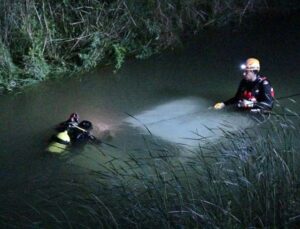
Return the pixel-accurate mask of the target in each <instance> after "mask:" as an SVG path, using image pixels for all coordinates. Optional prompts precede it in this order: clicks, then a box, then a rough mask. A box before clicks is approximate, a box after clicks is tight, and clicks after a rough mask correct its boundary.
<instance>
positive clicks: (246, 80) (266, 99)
mask: <svg viewBox="0 0 300 229" xmlns="http://www.w3.org/2000/svg"><path fill="white" fill-rule="evenodd" d="M241 68H242V70H243V79H242V80H241V82H240V85H239V87H238V90H237V92H236V94H235V96H234V97H233V98H231V99H229V100H226V101H224V102H219V103H216V104H215V105H214V109H216V110H219V109H223V108H224V107H225V106H228V105H235V106H237V107H238V108H240V109H243V110H250V111H263V112H267V111H271V110H272V108H273V103H274V90H273V88H272V86H271V84H270V82H269V80H268V79H267V78H266V77H263V76H260V75H259V74H258V72H259V71H260V63H259V61H258V60H257V59H255V58H249V59H247V61H246V63H245V64H243V65H242V66H241Z"/></svg>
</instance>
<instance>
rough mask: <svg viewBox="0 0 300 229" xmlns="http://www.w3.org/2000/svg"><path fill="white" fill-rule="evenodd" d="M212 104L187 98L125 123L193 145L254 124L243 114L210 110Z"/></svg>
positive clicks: (170, 140)
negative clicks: (226, 131) (225, 131)
mask: <svg viewBox="0 0 300 229" xmlns="http://www.w3.org/2000/svg"><path fill="white" fill-rule="evenodd" d="M211 104H212V103H211V102H209V101H207V100H204V99H200V98H196V97H188V98H183V99H179V100H175V101H171V102H168V103H166V104H162V105H158V106H156V107H154V108H152V109H150V110H146V111H144V112H142V113H140V114H137V115H134V116H133V117H128V118H127V119H126V120H125V122H127V123H129V124H130V125H131V126H133V127H135V128H138V129H141V130H143V132H145V133H146V132H148V130H149V131H150V132H151V134H152V135H154V136H157V137H160V138H162V139H164V140H166V141H169V142H172V143H176V144H182V145H186V146H192V147H194V146H198V145H199V143H200V144H201V140H200V141H199V139H205V141H203V142H207V141H215V140H217V139H219V138H220V137H221V136H222V135H223V134H222V133H223V130H229V131H235V130H238V129H241V128H246V127H248V126H250V125H251V124H252V123H253V122H252V121H251V120H250V119H249V118H247V117H246V116H243V115H242V114H240V113H235V112H226V111H215V110H210V109H208V107H209V106H210V105H211ZM147 129H148V130H147Z"/></svg>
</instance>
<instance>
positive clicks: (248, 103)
mask: <svg viewBox="0 0 300 229" xmlns="http://www.w3.org/2000/svg"><path fill="white" fill-rule="evenodd" d="M253 106H254V102H253V101H251V100H246V99H243V100H241V101H239V103H238V107H241V108H251V107H253Z"/></svg>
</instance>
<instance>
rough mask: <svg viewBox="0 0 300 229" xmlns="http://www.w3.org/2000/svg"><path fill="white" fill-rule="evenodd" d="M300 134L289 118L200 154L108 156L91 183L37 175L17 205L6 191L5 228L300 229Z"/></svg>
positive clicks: (173, 151) (228, 136)
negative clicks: (53, 180)
mask: <svg viewBox="0 0 300 229" xmlns="http://www.w3.org/2000/svg"><path fill="white" fill-rule="evenodd" d="M298 130H299V126H298V125H296V124H294V123H293V122H292V121H291V120H290V119H288V117H282V116H275V115H274V116H273V117H271V118H270V119H268V120H266V121H265V122H264V123H262V124H259V128H257V129H256V128H252V129H247V130H239V131H236V132H228V131H226V132H224V135H225V140H224V141H223V142H219V143H218V144H212V143H209V142H210V141H207V143H206V144H204V141H206V139H203V138H201V136H199V138H200V139H201V140H200V141H201V145H202V147H199V148H198V149H195V150H194V151H188V150H185V151H182V150H181V149H178V148H175V147H172V148H171V147H168V146H166V145H158V144H157V143H155V144H153V145H152V146H151V144H150V142H148V145H149V147H148V148H147V149H144V150H142V149H141V150H140V151H141V152H139V153H134V152H132V153H129V154H128V153H127V152H126V153H125V154H123V156H122V159H116V158H114V157H112V156H110V155H105V153H104V152H102V151H101V152H99V156H100V157H104V158H106V159H107V160H106V162H103V163H99V166H98V167H99V168H101V169H100V170H97V171H89V173H85V174H82V175H83V176H84V177H85V178H84V179H83V180H84V182H83V181H78V180H77V181H76V180H74V178H73V179H72V180H69V181H60V182H58V181H56V182H50V181H49V180H48V178H44V180H43V179H42V178H39V177H38V176H37V177H36V178H35V180H36V183H33V184H31V186H29V187H28V188H27V189H26V190H27V191H26V192H25V193H24V194H23V195H18V201H16V199H15V198H16V195H15V194H14V193H12V192H8V193H4V192H3V193H2V194H1V195H3V196H4V197H3V198H2V199H3V200H5V201H3V200H2V206H1V210H0V219H1V220H0V225H2V227H4V228H5V227H22V228H24V227H33V228H58V227H62V228H155V227H159V228H295V227H296V226H297V225H299V223H300V218H299V213H300V199H299V182H300V175H299V174H300V166H299V162H300V154H299V148H298V147H299V144H298V145H297V141H298V140H297V139H298V138H299V132H298ZM256 136H260V137H259V138H257V137H256ZM87 160H88V159H87ZM78 171H79V170H78V169H77V172H78ZM79 173H80V172H79ZM88 174H89V175H88ZM87 177H90V178H91V179H90V180H89V181H87ZM55 179H56V180H59V179H60V178H59V177H56V178H55ZM12 197H13V198H12Z"/></svg>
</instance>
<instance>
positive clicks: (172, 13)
mask: <svg viewBox="0 0 300 229" xmlns="http://www.w3.org/2000/svg"><path fill="white" fill-rule="evenodd" d="M266 2H268V1H264V3H259V2H258V1H254V0H243V1H233V0H228V1H219V0H217V1H194V0H184V1H178V0H163V1H156V0H147V1H126V0H114V1H96V0H90V1H72V0H64V1H55V0H43V1H37V0H28V1H9V0H2V1H1V2H0V28H1V31H0V32H1V33H0V53H1V56H0V87H2V89H3V88H5V89H7V90H13V89H14V88H18V87H22V86H25V85H28V84H32V83H35V82H39V81H42V80H45V79H49V78H53V77H57V76H59V75H61V74H66V73H68V72H74V71H76V72H78V71H87V70H89V69H91V68H94V67H95V66H96V65H106V64H112V65H114V66H115V69H119V68H120V67H121V65H122V63H123V62H124V59H125V58H126V57H127V56H135V57H137V58H146V57H148V56H150V55H152V54H154V53H157V52H159V51H161V50H163V49H166V48H169V47H173V46H176V45H178V43H180V42H181V38H182V37H183V36H186V35H188V36H189V35H192V34H195V33H201V31H202V29H203V28H204V27H206V26H215V25H224V24H227V23H228V22H230V21H232V20H236V21H238V20H240V19H241V18H242V17H243V16H244V15H246V14H247V13H249V12H254V11H258V10H260V9H262V8H266V7H267V6H268V5H267V4H266Z"/></svg>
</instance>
